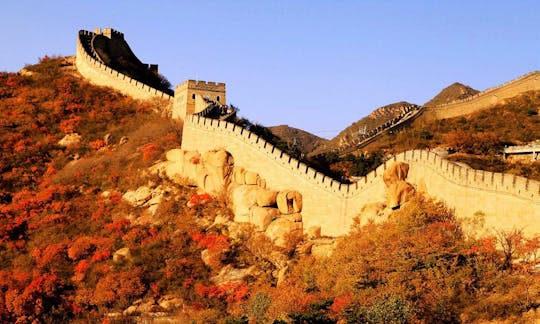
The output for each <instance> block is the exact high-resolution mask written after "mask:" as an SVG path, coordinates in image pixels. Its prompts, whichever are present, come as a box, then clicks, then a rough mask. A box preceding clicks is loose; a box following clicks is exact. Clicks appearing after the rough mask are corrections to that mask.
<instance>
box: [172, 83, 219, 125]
mask: <svg viewBox="0 0 540 324" xmlns="http://www.w3.org/2000/svg"><path fill="white" fill-rule="evenodd" d="M225 88H226V87H225V83H221V82H207V81H201V80H187V81H185V82H184V83H182V84H180V85H178V86H177V87H176V89H175V90H174V105H173V111H172V117H173V118H179V119H185V117H186V116H189V115H193V114H196V113H198V112H201V111H203V110H204V109H205V108H206V107H207V106H208V103H207V102H206V100H205V99H209V100H211V101H214V102H216V103H218V104H220V105H226V104H227V100H226V91H225Z"/></svg>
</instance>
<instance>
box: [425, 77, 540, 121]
mask: <svg viewBox="0 0 540 324" xmlns="http://www.w3.org/2000/svg"><path fill="white" fill-rule="evenodd" d="M532 90H540V72H539V71H533V72H530V73H527V74H525V75H522V76H520V77H518V78H516V79H514V80H511V81H508V82H506V83H504V84H501V85H499V86H496V87H492V88H489V89H486V90H484V91H482V92H479V93H477V94H475V95H473V96H470V97H467V98H464V99H461V100H455V101H453V102H450V103H447V104H443V105H437V106H431V107H426V108H425V111H424V114H423V118H425V119H427V120H433V119H444V118H452V117H458V116H463V115H468V114H471V113H474V112H476V111H480V110H484V109H487V108H489V107H491V106H493V105H496V104H498V103H501V102H503V101H504V100H505V99H508V98H512V97H515V96H517V95H518V94H520V93H523V92H526V91H532Z"/></svg>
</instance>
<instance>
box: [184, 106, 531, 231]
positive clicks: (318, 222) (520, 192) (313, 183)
mask: <svg viewBox="0 0 540 324" xmlns="http://www.w3.org/2000/svg"><path fill="white" fill-rule="evenodd" d="M182 147H183V149H185V150H199V151H207V150H214V149H225V150H227V151H229V152H230V153H231V154H232V155H233V157H234V158H235V163H236V164H237V165H240V166H242V167H244V168H246V169H248V170H252V171H255V172H257V173H259V174H260V175H261V177H263V178H264V179H265V180H266V182H267V184H268V185H269V186H270V187H271V188H275V189H277V190H283V189H293V190H297V191H299V192H300V193H301V194H302V195H303V197H304V198H303V200H304V210H303V211H302V215H303V217H304V220H305V223H304V224H305V228H306V229H307V228H309V227H310V226H321V230H322V233H323V234H325V235H342V234H345V233H346V232H347V231H348V229H349V227H350V225H351V224H352V222H353V218H354V217H356V216H358V214H359V212H360V210H361V209H362V207H363V206H365V205H367V204H370V203H374V202H381V201H384V200H385V195H386V189H385V186H384V183H383V181H382V174H383V173H384V171H385V170H386V168H387V166H389V165H390V164H391V163H392V161H403V162H406V163H409V165H410V170H411V171H410V175H409V178H408V181H409V182H411V183H413V184H415V185H416V186H417V187H418V188H421V187H425V188H426V189H427V192H428V193H429V195H431V196H434V197H436V198H437V199H441V200H444V201H446V202H447V204H448V206H450V207H451V208H454V209H455V210H456V213H457V215H458V216H460V217H473V216H474V215H478V213H479V212H481V213H483V214H485V217H486V219H487V221H486V224H487V225H489V226H491V227H492V228H498V227H500V226H502V227H504V228H511V227H519V226H521V225H524V226H526V227H527V228H528V229H529V230H532V231H538V232H540V225H536V223H537V222H535V221H534V220H535V219H537V218H535V217H540V182H538V181H534V180H530V179H526V178H523V177H519V176H515V175H510V174H503V173H493V172H488V171H481V170H474V169H469V168H466V167H463V166H460V165H458V164H455V163H453V162H450V161H448V160H445V159H443V158H441V157H440V156H438V155H436V154H434V153H432V152H429V151H424V150H413V151H406V152H403V153H400V154H398V155H396V156H393V157H392V158H391V159H390V160H389V161H387V162H385V163H383V164H382V165H380V166H379V167H378V168H377V169H375V170H374V171H372V172H370V173H368V174H367V175H366V176H365V177H363V178H361V179H360V180H359V181H358V182H356V183H353V184H343V183H340V182H339V181H336V180H333V179H331V178H329V177H328V176H326V175H324V174H322V173H320V172H317V171H316V170H314V169H313V168H311V167H309V166H307V165H306V164H305V163H302V162H300V161H298V160H296V159H295V158H293V157H291V156H289V155H288V154H286V153H285V152H282V151H281V150H279V149H277V148H276V147H274V146H273V145H272V144H270V143H268V142H266V141H265V140H263V139H262V138H260V137H258V136H257V135H256V134H254V133H252V132H250V131H248V130H246V129H244V128H242V127H240V126H238V125H235V124H232V123H229V122H226V121H220V120H216V119H210V118H206V117H204V111H203V112H201V113H199V114H197V115H191V116H188V117H187V118H186V120H185V122H184V131H183V139H182ZM501 202H504V205H502V206H501V205H500V204H501ZM516 214H517V215H519V217H517V216H516ZM511 215H513V216H511ZM538 223H540V222H538ZM520 224H521V225H520Z"/></svg>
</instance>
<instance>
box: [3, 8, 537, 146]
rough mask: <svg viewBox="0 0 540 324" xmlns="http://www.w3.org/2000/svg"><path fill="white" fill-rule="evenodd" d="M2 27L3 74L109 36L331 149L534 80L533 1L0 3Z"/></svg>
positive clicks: (255, 115) (167, 71) (177, 76)
mask: <svg viewBox="0 0 540 324" xmlns="http://www.w3.org/2000/svg"><path fill="white" fill-rule="evenodd" d="M0 17H1V19H0V27H2V30H3V33H2V42H1V43H0V70H4V71H17V70H19V69H20V68H22V67H23V66H24V64H28V63H34V62H36V61H37V59H38V58H39V57H42V56H44V55H46V54H48V55H73V54H74V52H75V46H76V35H77V31H78V30H79V29H87V30H93V29H94V28H96V27H113V28H115V29H118V30H120V31H122V32H123V33H124V34H125V38H126V40H127V41H128V42H129V44H130V46H131V48H132V49H133V51H134V52H135V54H136V55H137V56H138V57H139V58H140V59H141V60H142V61H143V62H146V63H157V64H159V67H160V72H161V73H162V74H164V75H165V76H166V77H167V78H168V79H169V80H170V81H171V83H172V84H174V85H177V84H179V83H181V82H182V81H184V80H186V79H200V80H207V81H218V82H225V83H227V99H228V101H229V102H230V103H233V104H234V105H236V106H238V107H239V108H240V110H241V114H242V115H243V116H245V117H247V118H249V119H251V120H253V121H256V122H259V123H262V124H264V125H267V126H271V125H279V124H288V125H290V126H294V127H298V128H302V129H305V130H307V131H310V132H312V133H315V134H317V135H320V136H323V137H327V138H329V137H332V136H334V135H336V134H337V132H339V131H340V130H342V129H343V128H345V127H347V126H349V125H350V124H351V123H353V122H354V121H356V120H358V119H360V118H362V117H364V116H365V115H367V114H369V112H371V111H372V110H373V109H375V108H377V107H380V106H383V105H386V104H390V103H393V102H396V101H401V100H405V101H409V102H412V103H417V104H422V103H424V102H426V101H427V100H429V99H430V98H431V97H433V96H434V95H435V94H436V93H438V92H439V91H440V90H441V89H442V88H444V87H446V86H448V85H449V84H451V83H453V82H456V81H457V82H462V83H464V84H467V85H470V86H472V87H473V88H475V89H478V90H483V89H485V88H488V87H492V86H495V85H498V84H501V83H504V82H506V81H508V80H510V79H513V78H515V77H517V76H520V75H522V74H525V73H527V72H530V71H533V70H540V1H536V0H530V1H518V0H516V1H474V0H472V1H459V0H454V1H436V0H432V1H427V0H426V1H414V0H411V1H397V0H396V1H380V0H379V1H315V0H311V1H201V0H200V1H152V2H151V1H134V0H130V1H127V0H118V1H110V0H109V1H101V0H93V1H73V0H70V1H28V0H20V1H10V0H4V1H2V3H1V13H0Z"/></svg>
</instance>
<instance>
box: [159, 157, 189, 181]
mask: <svg viewBox="0 0 540 324" xmlns="http://www.w3.org/2000/svg"><path fill="white" fill-rule="evenodd" d="M163 169H164V171H165V175H166V176H167V178H169V179H171V180H173V181H176V180H178V179H180V178H182V177H183V176H184V162H182V161H174V162H172V161H167V162H165V166H164V168H163Z"/></svg>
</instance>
